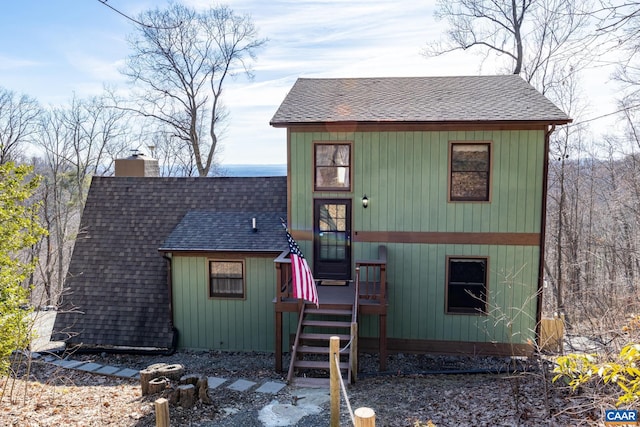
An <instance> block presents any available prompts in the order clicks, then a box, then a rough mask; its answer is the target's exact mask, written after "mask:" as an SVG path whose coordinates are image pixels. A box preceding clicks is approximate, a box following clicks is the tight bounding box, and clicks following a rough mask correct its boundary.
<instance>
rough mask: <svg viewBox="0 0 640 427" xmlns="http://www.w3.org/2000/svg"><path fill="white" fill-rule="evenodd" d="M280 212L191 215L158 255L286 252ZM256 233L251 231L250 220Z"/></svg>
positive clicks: (182, 222)
mask: <svg viewBox="0 0 640 427" xmlns="http://www.w3.org/2000/svg"><path fill="white" fill-rule="evenodd" d="M285 215H286V209H285V210H283V211H281V212H231V213H230V212H210V211H191V212H187V214H186V215H185V216H184V217H183V218H182V220H181V221H180V223H179V224H178V225H177V226H176V228H174V229H173V231H172V232H171V234H170V235H169V237H167V239H166V240H165V241H164V243H163V244H162V246H161V247H160V250H161V251H167V252H176V251H230V252H236V251H241V252H274V251H283V250H284V249H286V248H287V239H286V234H285V231H284V228H283V227H282V222H281V221H280V218H284V217H285ZM254 218H255V220H256V231H253V219H254Z"/></svg>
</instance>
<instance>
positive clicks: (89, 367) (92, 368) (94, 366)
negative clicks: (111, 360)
mask: <svg viewBox="0 0 640 427" xmlns="http://www.w3.org/2000/svg"><path fill="white" fill-rule="evenodd" d="M100 368H102V365H99V364H97V363H86V364H84V365H82V366H78V369H79V370H81V371H87V372H93V371H95V370H98V369H100Z"/></svg>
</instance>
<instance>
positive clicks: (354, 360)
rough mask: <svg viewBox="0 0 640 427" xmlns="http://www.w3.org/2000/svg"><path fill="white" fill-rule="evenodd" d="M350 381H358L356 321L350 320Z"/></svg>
mask: <svg viewBox="0 0 640 427" xmlns="http://www.w3.org/2000/svg"><path fill="white" fill-rule="evenodd" d="M350 351H351V357H350V358H349V359H351V382H352V383H355V382H356V381H358V323H357V322H351V349H350Z"/></svg>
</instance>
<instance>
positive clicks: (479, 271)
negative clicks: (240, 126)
mask: <svg viewBox="0 0 640 427" xmlns="http://www.w3.org/2000/svg"><path fill="white" fill-rule="evenodd" d="M570 121H571V119H570V118H569V117H567V115H566V114H564V113H563V112H562V111H560V110H559V109H558V108H557V107H556V106H555V105H553V104H552V103H551V102H550V101H549V100H548V99H546V98H545V97H544V96H542V95H541V94H540V93H539V92H537V91H536V90H535V89H534V88H533V87H532V86H531V85H529V84H528V83H527V82H525V81H524V80H523V79H522V78H520V77H519V76H515V75H509V76H472V77H416V78H357V79H298V80H297V81H296V83H295V84H294V86H293V87H292V89H291V90H290V92H289V93H288V95H287V96H286V98H285V99H284V101H283V102H282V104H281V106H280V108H279V109H278V110H277V112H276V113H275V115H274V116H273V118H272V120H271V125H272V126H274V127H278V128H285V129H286V130H287V165H288V168H287V169H288V173H287V177H286V178H285V177H274V178H158V177H118V176H116V177H110V178H108V177H95V178H94V179H93V181H92V184H91V189H90V191H89V197H88V199H87V204H86V207H85V210H84V213H83V217H82V224H81V235H80V236H79V238H78V241H77V243H76V247H75V250H74V254H73V257H72V261H71V266H70V270H69V279H68V281H67V286H68V288H69V294H68V295H67V296H66V297H65V302H66V303H68V305H70V306H73V307H76V308H77V310H75V311H71V312H67V313H65V312H62V313H60V314H59V316H58V321H57V323H56V329H57V330H69V331H73V332H74V333H75V335H73V336H71V337H70V338H69V342H70V343H72V344H84V345H90V346H135V347H155V348H171V347H172V346H174V345H177V346H178V347H183V348H194V349H219V350H259V351H274V352H275V354H276V368H277V369H282V361H283V353H285V352H286V350H287V349H292V357H291V367H290V377H291V371H292V370H295V369H304V368H312V369H313V368H315V367H316V366H317V365H316V362H315V361H313V360H309V361H305V360H304V357H303V354H306V353H311V354H314V353H316V354H326V352H327V351H326V348H325V347H324V346H320V345H317V344H314V341H317V340H320V339H324V338H325V337H326V336H327V333H326V332H327V331H329V332H331V333H338V332H336V331H339V329H341V328H343V329H346V333H344V334H342V333H340V336H341V337H342V340H343V344H344V345H345V346H346V345H351V344H352V343H355V342H356V341H357V342H358V346H359V349H360V350H372V351H378V352H379V353H380V365H381V369H384V368H385V360H386V354H387V352H388V351H405V352H447V353H468V354H528V353H530V352H531V350H532V348H533V347H532V343H533V342H535V340H536V329H537V325H538V321H539V320H540V297H541V283H542V280H541V278H542V272H543V270H542V268H543V262H544V260H543V255H544V233H545V229H544V224H545V208H546V187H547V185H546V177H547V166H548V151H549V138H550V135H551V133H552V132H553V131H554V129H555V128H556V126H559V125H564V124H567V123H569V122H570ZM143 169H144V168H143ZM144 170H146V169H144ZM143 175H144V173H143ZM280 218H285V219H286V221H287V224H288V227H289V229H290V231H291V234H292V236H293V237H294V238H295V239H296V241H297V242H298V244H299V245H300V247H301V249H302V252H303V253H304V255H305V256H306V258H307V261H308V263H309V265H310V267H311V269H312V270H313V273H314V277H315V279H316V280H317V281H318V294H319V299H320V303H319V307H312V306H310V305H306V304H303V303H302V302H300V301H299V300H296V299H293V298H292V293H291V268H290V266H291V263H290V259H289V258H288V249H287V241H286V239H285V235H284V230H283V229H282V226H281V225H280ZM354 325H355V327H356V329H355V332H354ZM350 328H351V329H350ZM174 330H177V331H178V332H177V333H174ZM321 336H322V338H320V337H321ZM354 337H355V338H356V340H354ZM358 337H359V339H357V338H358ZM176 338H177V341H176ZM353 347H354V346H352V347H351V348H352V349H353ZM355 354H356V356H357V351H356V352H355ZM323 357H324V356H323ZM356 359H357V357H356ZM347 365H348V366H347ZM343 367H344V369H348V371H349V375H351V374H352V373H355V372H357V367H356V366H355V364H354V360H353V358H349V360H348V361H344V366H343ZM353 369H356V370H355V371H353Z"/></svg>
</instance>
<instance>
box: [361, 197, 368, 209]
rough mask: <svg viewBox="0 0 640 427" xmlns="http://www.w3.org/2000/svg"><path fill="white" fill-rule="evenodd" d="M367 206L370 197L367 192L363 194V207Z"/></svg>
mask: <svg viewBox="0 0 640 427" xmlns="http://www.w3.org/2000/svg"><path fill="white" fill-rule="evenodd" d="M367 206H369V198H368V197H367V195H366V194H365V195H364V196H362V207H363V208H365V209H366V208H367Z"/></svg>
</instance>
